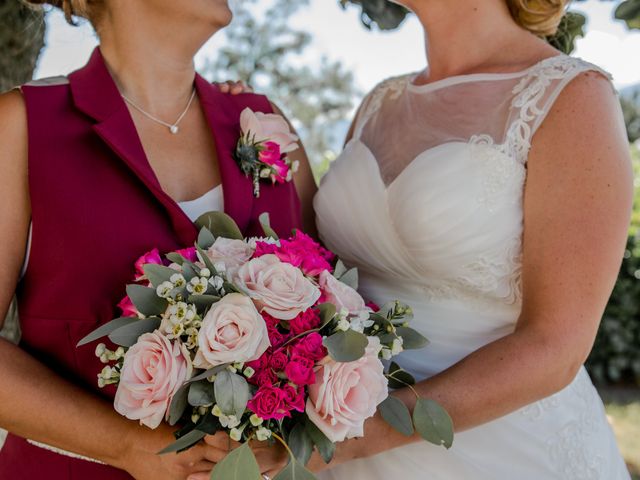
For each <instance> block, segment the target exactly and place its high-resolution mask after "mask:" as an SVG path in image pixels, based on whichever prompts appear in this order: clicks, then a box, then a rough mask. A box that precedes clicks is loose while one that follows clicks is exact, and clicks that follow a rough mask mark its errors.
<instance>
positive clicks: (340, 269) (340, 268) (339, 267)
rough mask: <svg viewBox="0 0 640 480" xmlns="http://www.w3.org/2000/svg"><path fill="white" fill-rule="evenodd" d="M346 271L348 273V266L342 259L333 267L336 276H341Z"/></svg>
mask: <svg viewBox="0 0 640 480" xmlns="http://www.w3.org/2000/svg"><path fill="white" fill-rule="evenodd" d="M345 273H347V267H346V266H345V264H344V263H342V260H338V261H337V262H336V267H335V268H334V269H333V276H334V277H336V278H340V277H341V276H342V275H344V274H345Z"/></svg>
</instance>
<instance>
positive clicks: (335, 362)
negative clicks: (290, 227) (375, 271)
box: [80, 212, 452, 480]
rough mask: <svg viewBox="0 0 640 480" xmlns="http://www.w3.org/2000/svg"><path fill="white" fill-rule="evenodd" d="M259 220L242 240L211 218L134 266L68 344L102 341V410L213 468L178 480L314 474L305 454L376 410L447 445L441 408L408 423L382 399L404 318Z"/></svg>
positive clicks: (321, 254)
mask: <svg viewBox="0 0 640 480" xmlns="http://www.w3.org/2000/svg"><path fill="white" fill-rule="evenodd" d="M262 220H263V228H264V231H265V235H266V236H265V237H264V238H250V239H247V238H243V236H242V234H241V233H240V230H239V229H238V227H237V226H236V225H235V223H234V222H233V220H232V219H231V218H230V217H228V216H227V215H225V214H224V213H221V212H212V213H209V214H205V215H203V216H202V217H201V218H200V219H199V220H198V222H197V223H198V225H199V226H200V227H201V231H200V235H199V237H198V241H197V244H196V245H195V246H193V247H191V248H187V249H184V250H180V251H176V252H171V253H169V254H167V255H165V257H164V258H162V257H161V256H160V255H159V253H158V252H157V251H154V252H150V253H149V254H147V255H145V256H144V257H143V258H142V259H141V260H140V261H139V262H138V263H137V269H138V276H137V277H136V283H134V284H132V285H129V286H128V287H127V298H126V299H125V300H123V301H122V302H121V304H120V305H121V308H122V309H123V317H120V318H118V319H115V320H113V321H112V322H110V323H109V324H106V325H103V326H102V327H100V328H99V329H98V330H96V331H95V332H93V333H92V334H90V335H88V336H87V337H86V338H85V339H83V340H82V341H81V342H80V344H85V343H89V342H92V341H94V340H96V339H98V338H100V337H102V336H106V335H108V337H109V339H110V340H111V342H113V343H115V344H116V346H117V348H116V347H113V349H110V348H108V347H107V346H106V345H104V344H100V345H99V346H98V347H97V349H96V354H97V355H98V356H99V357H100V358H101V360H102V361H103V362H104V363H105V364H106V366H105V368H104V369H103V370H102V372H101V373H100V374H99V383H100V385H107V384H117V393H116V397H115V401H114V406H115V409H116V410H117V411H118V412H119V413H120V414H122V415H124V416H126V417H127V418H129V419H132V420H138V421H139V422H140V423H141V424H144V425H146V426H147V427H149V428H152V429H156V428H159V427H161V426H162V428H166V424H167V423H168V424H170V425H176V426H178V427H180V428H179V430H178V431H176V432H175V434H174V435H175V439H176V441H175V442H174V443H173V444H171V445H169V446H168V447H166V448H164V449H163V450H162V451H161V452H159V453H162V454H170V453H174V452H184V451H185V450H188V449H190V448H193V447H194V446H195V448H204V450H202V454H203V456H204V458H203V459H202V461H204V462H209V463H207V464H206V465H205V464H204V463H198V462H200V461H201V460H197V461H195V463H194V465H195V464H198V465H201V466H206V467H211V468H213V471H212V472H211V473H208V472H206V471H205V472H202V471H190V472H188V475H190V476H189V478H190V479H191V480H200V479H201V478H202V479H204V478H211V479H212V480H217V479H227V478H247V479H260V478H262V475H267V476H268V477H270V478H277V480H287V479H290V478H314V477H313V474H312V473H311V472H309V471H308V470H307V469H306V467H305V465H306V464H307V463H308V461H309V459H310V458H311V456H312V454H313V452H314V451H317V453H318V454H319V456H321V457H322V459H323V460H324V461H325V462H326V463H329V462H330V461H331V459H332V458H333V455H334V452H335V449H336V444H338V443H340V442H342V441H344V440H346V439H349V438H354V437H361V436H363V432H364V423H365V421H366V420H367V419H368V418H370V417H372V416H373V415H375V413H376V411H377V410H378V409H379V410H381V412H382V416H383V418H385V420H388V421H389V422H390V423H391V424H392V425H393V426H394V427H395V428H396V429H398V430H400V431H402V432H403V433H406V434H407V435H412V434H413V433H414V427H413V424H414V423H415V425H416V428H415V430H416V431H418V433H420V434H421V435H422V436H423V437H424V438H426V439H427V440H429V441H432V442H434V443H438V444H444V445H445V446H448V445H450V436H451V435H452V433H451V430H452V429H451V424H450V419H448V416H446V412H444V411H440V410H437V408H436V407H434V406H433V405H431V404H430V409H421V411H420V412H418V411H417V410H416V411H415V412H414V418H413V420H412V419H411V417H410V413H409V411H408V409H407V407H406V406H404V404H402V402H400V401H399V400H396V399H395V397H390V396H389V386H391V387H393V388H398V387H403V386H409V387H411V384H412V383H413V379H412V378H411V376H410V375H409V374H408V373H407V372H405V371H404V370H402V369H401V368H400V367H399V366H398V365H397V364H395V363H393V362H391V366H390V367H386V366H385V364H384V363H383V361H382V360H390V359H391V358H392V357H393V356H395V355H397V354H399V353H400V352H401V351H403V350H404V349H408V348H422V347H423V346H424V345H426V343H427V340H426V338H424V337H423V336H422V335H421V334H419V333H418V332H417V331H415V330H413V329H411V328H410V327H409V326H408V321H409V320H410V319H411V309H410V308H409V307H408V306H406V305H403V304H401V303H400V302H391V303H389V304H386V305H384V306H383V307H382V308H379V307H377V306H375V305H373V304H365V301H364V300H363V299H362V297H361V296H360V295H359V294H358V292H357V280H358V278H357V272H356V271H355V270H354V269H351V270H349V269H347V268H346V267H345V266H344V265H343V264H342V263H341V262H340V261H336V259H335V258H334V255H333V254H332V253H331V252H329V251H327V250H326V249H324V248H323V247H322V246H320V245H319V244H318V243H317V242H315V241H314V240H313V239H312V238H311V237H309V236H307V235H305V234H304V233H302V232H300V231H296V232H295V233H294V235H293V236H291V237H290V238H286V239H279V238H278V237H277V235H276V234H275V233H274V232H273V230H272V229H271V228H270V226H269V222H268V218H262ZM398 403H400V404H402V405H399V404H398ZM416 412H417V413H416ZM443 412H444V413H443ZM416 415H418V417H419V418H417V417H416ZM407 421H408V423H407ZM432 425H435V426H436V428H431V426H432ZM419 426H420V428H418V427H419ZM427 430H428V431H427Z"/></svg>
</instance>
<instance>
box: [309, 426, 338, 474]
mask: <svg viewBox="0 0 640 480" xmlns="http://www.w3.org/2000/svg"><path fill="white" fill-rule="evenodd" d="M305 428H306V429H307V433H308V434H309V436H310V437H311V440H313V443H314V445H315V446H316V448H317V449H318V453H320V456H321V457H322V460H324V463H329V462H330V461H331V459H333V455H334V454H335V452H336V444H335V443H333V442H332V441H331V440H329V439H328V438H327V436H326V435H325V434H324V433H322V431H321V430H320V429H319V428H318V427H317V426H316V425H315V424H314V423H313V422H312V421H311V420H309V419H308V418H307V420H306V422H305Z"/></svg>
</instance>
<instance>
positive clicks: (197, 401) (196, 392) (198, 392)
mask: <svg viewBox="0 0 640 480" xmlns="http://www.w3.org/2000/svg"><path fill="white" fill-rule="evenodd" d="M188 401H189V405H191V406H193V407H202V406H205V405H213V404H214V403H215V401H216V397H215V394H214V392H213V384H212V383H211V382H209V381H208V380H201V381H199V382H193V383H191V385H190V386H189V396H188Z"/></svg>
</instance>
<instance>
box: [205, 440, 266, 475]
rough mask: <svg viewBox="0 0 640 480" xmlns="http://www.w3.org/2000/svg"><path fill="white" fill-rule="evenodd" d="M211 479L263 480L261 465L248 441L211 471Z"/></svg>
mask: <svg viewBox="0 0 640 480" xmlns="http://www.w3.org/2000/svg"><path fill="white" fill-rule="evenodd" d="M210 478H211V480H262V475H261V474H260V467H259V466H258V462H257V460H256V457H255V455H254V454H253V452H252V451H251V448H250V447H249V444H248V443H243V444H242V445H240V446H239V447H238V448H236V449H235V450H233V451H231V453H229V454H228V455H227V456H226V457H224V458H223V459H222V461H221V462H220V463H217V464H216V466H215V468H214V469H213V471H212V472H211V477H210Z"/></svg>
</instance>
